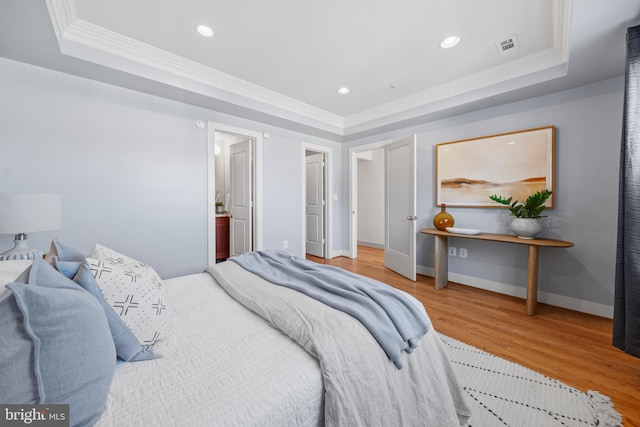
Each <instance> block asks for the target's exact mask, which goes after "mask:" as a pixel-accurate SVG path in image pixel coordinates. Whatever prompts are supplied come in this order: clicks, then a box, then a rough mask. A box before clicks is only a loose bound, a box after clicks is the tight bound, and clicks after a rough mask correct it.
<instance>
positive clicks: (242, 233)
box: [229, 139, 253, 256]
mask: <svg viewBox="0 0 640 427" xmlns="http://www.w3.org/2000/svg"><path fill="white" fill-rule="evenodd" d="M252 143H253V141H252V140H251V139H249V140H246V141H243V142H238V143H236V144H233V145H231V146H230V147H229V160H230V173H231V185H230V187H231V197H230V199H231V200H230V202H229V212H230V213H231V219H230V221H229V226H230V228H231V230H230V231H231V233H230V234H231V236H230V242H229V246H230V247H229V251H230V254H231V256H235V255H241V254H243V253H245V252H249V251H251V250H253V246H252V242H253V234H252V233H253V230H252V224H253V197H252V196H253V191H252V187H253V176H252V170H253V168H252V165H251V162H252V159H251V153H252V148H253V147H252Z"/></svg>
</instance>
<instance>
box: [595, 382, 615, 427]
mask: <svg viewBox="0 0 640 427" xmlns="http://www.w3.org/2000/svg"><path fill="white" fill-rule="evenodd" d="M587 395H588V396H589V402H590V403H591V407H592V408H593V409H594V411H595V413H596V419H597V420H598V426H603V427H620V426H621V425H622V416H621V415H620V414H619V413H618V411H616V410H615V409H614V408H613V402H612V401H611V399H610V398H609V396H605V395H604V394H602V393H600V392H598V391H595V390H589V391H587Z"/></svg>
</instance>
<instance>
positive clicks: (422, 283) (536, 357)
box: [307, 246, 640, 427]
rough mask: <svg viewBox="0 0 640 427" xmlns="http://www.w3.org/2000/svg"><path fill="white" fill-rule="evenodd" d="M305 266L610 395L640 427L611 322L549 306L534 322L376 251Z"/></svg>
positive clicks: (495, 298) (637, 399) (636, 399)
mask: <svg viewBox="0 0 640 427" xmlns="http://www.w3.org/2000/svg"><path fill="white" fill-rule="evenodd" d="M307 258H308V259H310V260H313V261H316V262H320V263H324V264H331V265H335V266H338V267H342V268H344V269H346V270H349V271H353V272H354V273H358V274H362V275H364V276H367V277H371V278H373V279H376V280H380V281H382V282H385V283H388V284H390V285H391V286H394V287H396V288H398V289H402V290H403V291H406V292H408V293H409V294H411V295H413V296H415V297H416V298H417V299H418V300H420V301H421V302H422V303H423V304H424V306H425V308H426V309H427V312H428V313H429V316H430V317H431V320H432V322H433V325H434V327H435V328H436V330H438V331H439V332H441V333H443V334H445V335H448V336H450V337H452V338H455V339H458V340H460V341H463V342H466V343H467V344H470V345H473V346H475V347H478V348H480V349H482V350H485V351H488V352H490V353H493V354H495V355H497V356H500V357H502V358H504V359H507V360H510V361H512V362H515V363H518V364H520V365H523V366H526V367H528V368H530V369H533V370H536V371H538V372H540V373H542V374H544V375H547V376H549V377H552V378H555V379H558V380H560V381H563V382H565V383H567V384H569V385H570V386H572V387H575V388H577V389H579V390H582V391H585V392H586V391H587V390H597V391H599V392H601V393H603V394H605V395H607V396H609V397H610V398H611V399H612V400H613V402H614V404H615V407H616V409H617V410H618V412H620V413H621V414H622V416H623V422H624V425H625V426H627V427H629V426H633V427H640V359H638V358H635V357H633V356H630V355H628V354H626V353H624V352H622V351H620V350H618V349H617V348H615V347H613V346H612V345H611V331H612V328H613V326H612V321H611V320H610V319H605V318H601V317H597V316H592V315H589V314H585V313H579V312H576V311H572V310H567V309H564V308H560V307H554V306H550V305H547V304H541V303H539V304H538V312H537V314H536V315H535V316H528V315H527V314H526V313H525V301H524V299H521V298H516V297H512V296H508V295H502V294H498V293H495V292H490V291H485V290H482V289H477V288H473V287H470V286H465V285H461V284H458V283H452V282H449V284H448V285H447V287H446V288H444V289H441V290H436V289H435V287H434V281H433V278H431V277H426V276H418V280H417V281H416V282H412V281H410V280H408V279H406V278H404V277H402V276H400V275H399V274H397V273H395V272H393V271H391V270H389V269H387V268H385V267H384V265H383V264H384V254H383V251H382V250H381V249H374V248H369V247H365V246H359V247H358V258H356V259H350V258H346V257H337V258H333V259H331V260H325V259H321V258H317V257H313V256H308V257H307Z"/></svg>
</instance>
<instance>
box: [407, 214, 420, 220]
mask: <svg viewBox="0 0 640 427" xmlns="http://www.w3.org/2000/svg"><path fill="white" fill-rule="evenodd" d="M407 219H408V220H409V221H415V220H417V219H418V217H417V216H415V215H409V216H408V217H407Z"/></svg>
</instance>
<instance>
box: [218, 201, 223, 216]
mask: <svg viewBox="0 0 640 427" xmlns="http://www.w3.org/2000/svg"><path fill="white" fill-rule="evenodd" d="M216 213H219V214H222V213H224V206H223V205H222V202H216Z"/></svg>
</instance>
